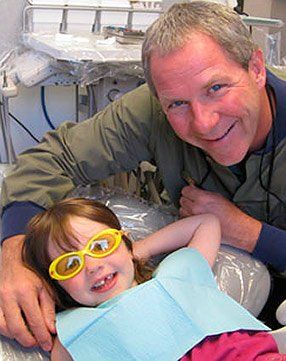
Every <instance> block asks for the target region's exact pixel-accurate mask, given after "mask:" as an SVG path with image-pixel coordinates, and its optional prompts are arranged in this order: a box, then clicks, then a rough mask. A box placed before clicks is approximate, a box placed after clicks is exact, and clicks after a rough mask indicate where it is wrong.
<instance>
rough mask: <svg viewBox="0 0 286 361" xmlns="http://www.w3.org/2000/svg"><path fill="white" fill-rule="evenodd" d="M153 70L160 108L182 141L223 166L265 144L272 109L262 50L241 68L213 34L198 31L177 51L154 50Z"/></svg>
mask: <svg viewBox="0 0 286 361" xmlns="http://www.w3.org/2000/svg"><path fill="white" fill-rule="evenodd" d="M151 71H152V79H153V82H154V85H155V88H156V91H157V94H158V97H159V100H160V102H161V104H162V107H163V110H164V112H165V113H166V115H167V117H168V120H169V122H170V124H171V126H172V127H173V129H174V131H175V132H176V133H177V135H178V136H179V137H180V138H181V139H183V140H184V141H186V142H188V143H190V144H192V145H194V146H197V147H199V148H201V149H203V150H205V151H206V152H207V153H208V154H209V155H210V156H211V157H212V158H213V159H214V160H215V161H217V162H218V163H220V164H222V165H226V166H227V165H231V164H236V163H238V162H240V161H241V160H242V159H243V158H244V157H245V155H246V154H247V152H248V151H249V150H250V151H251V150H254V149H258V148H260V147H261V146H262V145H263V143H264V140H265V138H266V136H267V134H268V132H269V129H270V127H271V114H270V110H269V104H268V98H267V95H266V91H265V78H266V75H265V67H264V62H263V57H262V54H261V52H260V51H256V52H254V53H253V56H252V58H251V60H250V62H249V69H248V70H245V69H243V68H242V67H241V65H239V64H238V63H236V62H235V61H233V60H231V59H230V58H229V56H228V55H227V54H226V53H225V52H224V51H223V49H222V48H221V47H220V46H219V45H218V44H217V43H216V42H215V41H214V40H213V39H212V38H211V37H209V36H207V35H205V34H202V33H199V32H196V33H193V34H192V37H191V39H190V40H189V41H188V42H187V43H186V45H185V46H184V47H183V48H181V49H179V50H177V51H173V52H171V53H170V54H168V55H166V56H160V55H159V53H158V52H154V53H153V54H152V57H151Z"/></svg>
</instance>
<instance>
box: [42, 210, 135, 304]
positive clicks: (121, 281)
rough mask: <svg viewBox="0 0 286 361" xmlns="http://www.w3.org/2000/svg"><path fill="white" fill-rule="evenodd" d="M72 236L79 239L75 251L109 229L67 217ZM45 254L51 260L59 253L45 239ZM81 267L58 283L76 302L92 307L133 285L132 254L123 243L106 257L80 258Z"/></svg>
mask: <svg viewBox="0 0 286 361" xmlns="http://www.w3.org/2000/svg"><path fill="white" fill-rule="evenodd" d="M70 225H71V228H72V230H73V234H74V235H75V237H76V238H77V239H78V240H79V243H75V247H74V249H75V250H80V249H83V248H84V247H85V246H86V244H87V242H88V241H89V240H90V238H91V237H93V236H94V235H95V234H97V233H99V232H101V231H103V230H105V229H108V228H110V227H108V226H106V225H105V224H102V223H98V222H95V221H92V220H90V219H87V218H82V217H76V216H73V217H71V218H70ZM48 252H49V256H50V258H51V260H54V259H55V258H57V257H58V256H59V255H61V254H62V253H63V251H62V250H61V249H60V248H59V247H58V246H57V245H56V244H54V242H52V241H51V240H49V245H48ZM84 261H85V264H84V268H83V269H82V270H81V272H80V273H78V274H77V275H76V276H74V277H72V278H70V279H67V280H64V281H58V282H59V285H60V286H61V287H62V288H63V289H64V290H65V291H66V292H67V293H68V294H69V295H70V296H71V297H72V298H73V299H74V300H75V301H77V302H79V303H81V304H83V305H86V306H96V305H99V304H100V303H102V302H104V301H107V300H108V299H110V298H112V297H114V296H117V295H119V294H120V293H121V292H123V291H125V290H127V289H128V288H131V287H133V286H135V285H136V281H135V280H134V265H133V261H132V255H131V253H130V251H129V250H128V249H127V247H126V245H125V243H124V241H122V242H121V243H120V245H119V247H118V248H117V249H116V250H115V251H114V252H113V253H111V254H110V255H109V256H106V257H103V258H93V257H90V256H87V255H85V256H84Z"/></svg>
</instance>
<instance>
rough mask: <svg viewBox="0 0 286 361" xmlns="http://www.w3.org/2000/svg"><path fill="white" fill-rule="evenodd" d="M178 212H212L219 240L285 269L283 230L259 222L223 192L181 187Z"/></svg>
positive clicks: (188, 213)
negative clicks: (219, 226) (218, 221)
mask: <svg viewBox="0 0 286 361" xmlns="http://www.w3.org/2000/svg"><path fill="white" fill-rule="evenodd" d="M180 206H181V208H180V215H181V216H182V217H186V216H189V215H195V214H201V213H205V212H208V213H212V214H214V215H216V216H217V217H218V219H219V220H220V223H221V228H222V242H223V243H225V244H229V245H231V246H234V247H237V248H240V249H243V250H245V251H248V252H250V253H252V254H253V256H254V257H256V258H258V259H260V260H261V261H262V262H264V263H268V264H271V265H272V266H273V267H274V268H275V269H277V270H278V271H280V272H282V271H285V269H286V247H285V240H286V231H284V230H281V229H278V228H276V227H272V226H269V225H267V224H265V223H262V222H260V221H258V220H256V219H255V218H253V217H251V216H249V215H247V214H246V213H244V212H242V211H241V210H240V209H239V208H238V207H236V206H235V205H234V204H233V203H231V202H230V201H229V200H227V199H225V198H224V197H223V196H221V195H219V194H217V193H214V192H209V191H205V190H201V189H199V188H197V187H196V186H194V185H191V186H187V187H185V188H183V190H182V197H181V199H180Z"/></svg>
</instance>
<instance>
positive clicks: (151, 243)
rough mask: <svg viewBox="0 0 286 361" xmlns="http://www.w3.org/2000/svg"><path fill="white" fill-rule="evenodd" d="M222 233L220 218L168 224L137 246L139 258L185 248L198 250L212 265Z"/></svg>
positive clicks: (207, 216)
mask: <svg viewBox="0 0 286 361" xmlns="http://www.w3.org/2000/svg"><path fill="white" fill-rule="evenodd" d="M220 239H221V232H220V224H219V220H218V219H217V217H215V216H213V215H211V214H201V215H197V216H192V217H187V218H184V219H181V220H179V221H177V222H174V223H172V224H169V225H168V226H166V227H164V228H162V229H160V230H159V231H157V232H155V233H153V234H151V235H150V236H148V237H146V238H144V239H142V240H140V241H138V242H135V243H134V254H135V256H136V257H138V258H150V257H152V256H156V255H158V254H161V253H166V252H171V251H174V250H176V249H179V248H182V247H190V248H195V249H197V250H198V251H199V252H200V253H201V254H202V255H203V256H204V257H205V259H206V260H207V261H208V263H209V264H210V266H213V264H214V262H215V259H216V257H217V252H218V249H219V245H220Z"/></svg>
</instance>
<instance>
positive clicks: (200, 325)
mask: <svg viewBox="0 0 286 361" xmlns="http://www.w3.org/2000/svg"><path fill="white" fill-rule="evenodd" d="M219 244H220V226H219V223H218V220H217V219H216V218H215V217H214V216H212V215H199V216H194V217H189V218H185V219H182V220H180V221H177V222H175V223H173V224H171V225H168V226H167V227H165V228H163V229H161V230H159V231H157V232H156V233H154V234H152V235H151V236H149V237H147V238H145V239H144V240H141V241H138V242H135V243H134V244H133V247H132V244H131V241H130V240H129V239H128V237H127V235H126V234H125V233H124V232H123V231H122V230H121V226H120V223H119V221H118V219H117V217H116V216H115V214H114V213H113V212H112V211H111V210H110V209H108V208H107V207H105V206H104V205H102V204H100V203H98V202H96V201H93V200H88V199H83V198H74V199H66V200H63V201H60V202H59V203H57V204H56V205H54V206H53V207H51V208H50V209H49V210H47V211H44V212H43V213H41V214H39V215H37V216H35V217H34V218H33V220H32V221H31V222H30V224H29V227H28V232H27V236H26V240H25V243H24V248H23V259H24V262H25V263H26V264H27V266H28V267H30V268H31V269H32V270H34V271H35V272H36V273H38V274H39V275H40V276H41V277H42V278H43V279H44V280H45V281H46V282H47V285H48V287H49V289H50V291H51V293H52V295H53V297H54V298H55V301H56V305H57V307H58V310H66V311H64V312H61V313H59V314H58V316H57V338H56V340H55V342H54V347H53V350H52V353H51V359H52V360H53V361H56V360H61V361H67V360H84V361H86V360H89V361H92V360H98V361H107V360H110V361H111V360H112V361H115V360H116V361H120V360H124V361H129V360H130V361H131V360H140V361H161V360H162V361H163V360H164V361H168V360H170V361H176V360H181V361H187V360H192V361H208V360H212V361H216V360H217V361H218V360H220V361H221V360H241V361H242V360H243V361H251V360H257V361H258V360H272V359H273V360H286V355H285V356H283V355H279V354H278V350H277V346H276V343H275V341H274V339H273V338H272V336H271V335H270V334H269V333H268V332H265V331H267V330H268V328H267V327H266V326H264V325H263V324H262V323H260V322H259V321H257V320H256V319H255V318H254V317H253V316H252V315H250V314H249V313H248V312H247V311H246V310H245V309H243V308H242V307H241V306H240V305H238V304H237V303H236V302H235V301H233V300H232V299H230V298H229V297H228V296H226V295H225V294H224V293H222V292H220V291H219V290H218V288H217V286H216V283H215V281H214V278H213V275H212V272H211V266H212V265H213V264H214V261H215V259H216V255H217V251H218V248H219ZM132 248H134V249H132ZM174 250H177V251H175V252H173V253H171V254H170V255H169V256H167V257H166V258H165V259H164V260H163V261H162V262H161V264H160V265H159V267H158V268H157V269H156V270H155V272H154V273H153V275H152V270H151V268H150V265H149V264H148V263H147V262H145V261H144V260H145V259H149V258H150V257H152V256H154V255H157V254H160V253H165V252H171V251H174ZM84 306H85V307H84Z"/></svg>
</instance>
